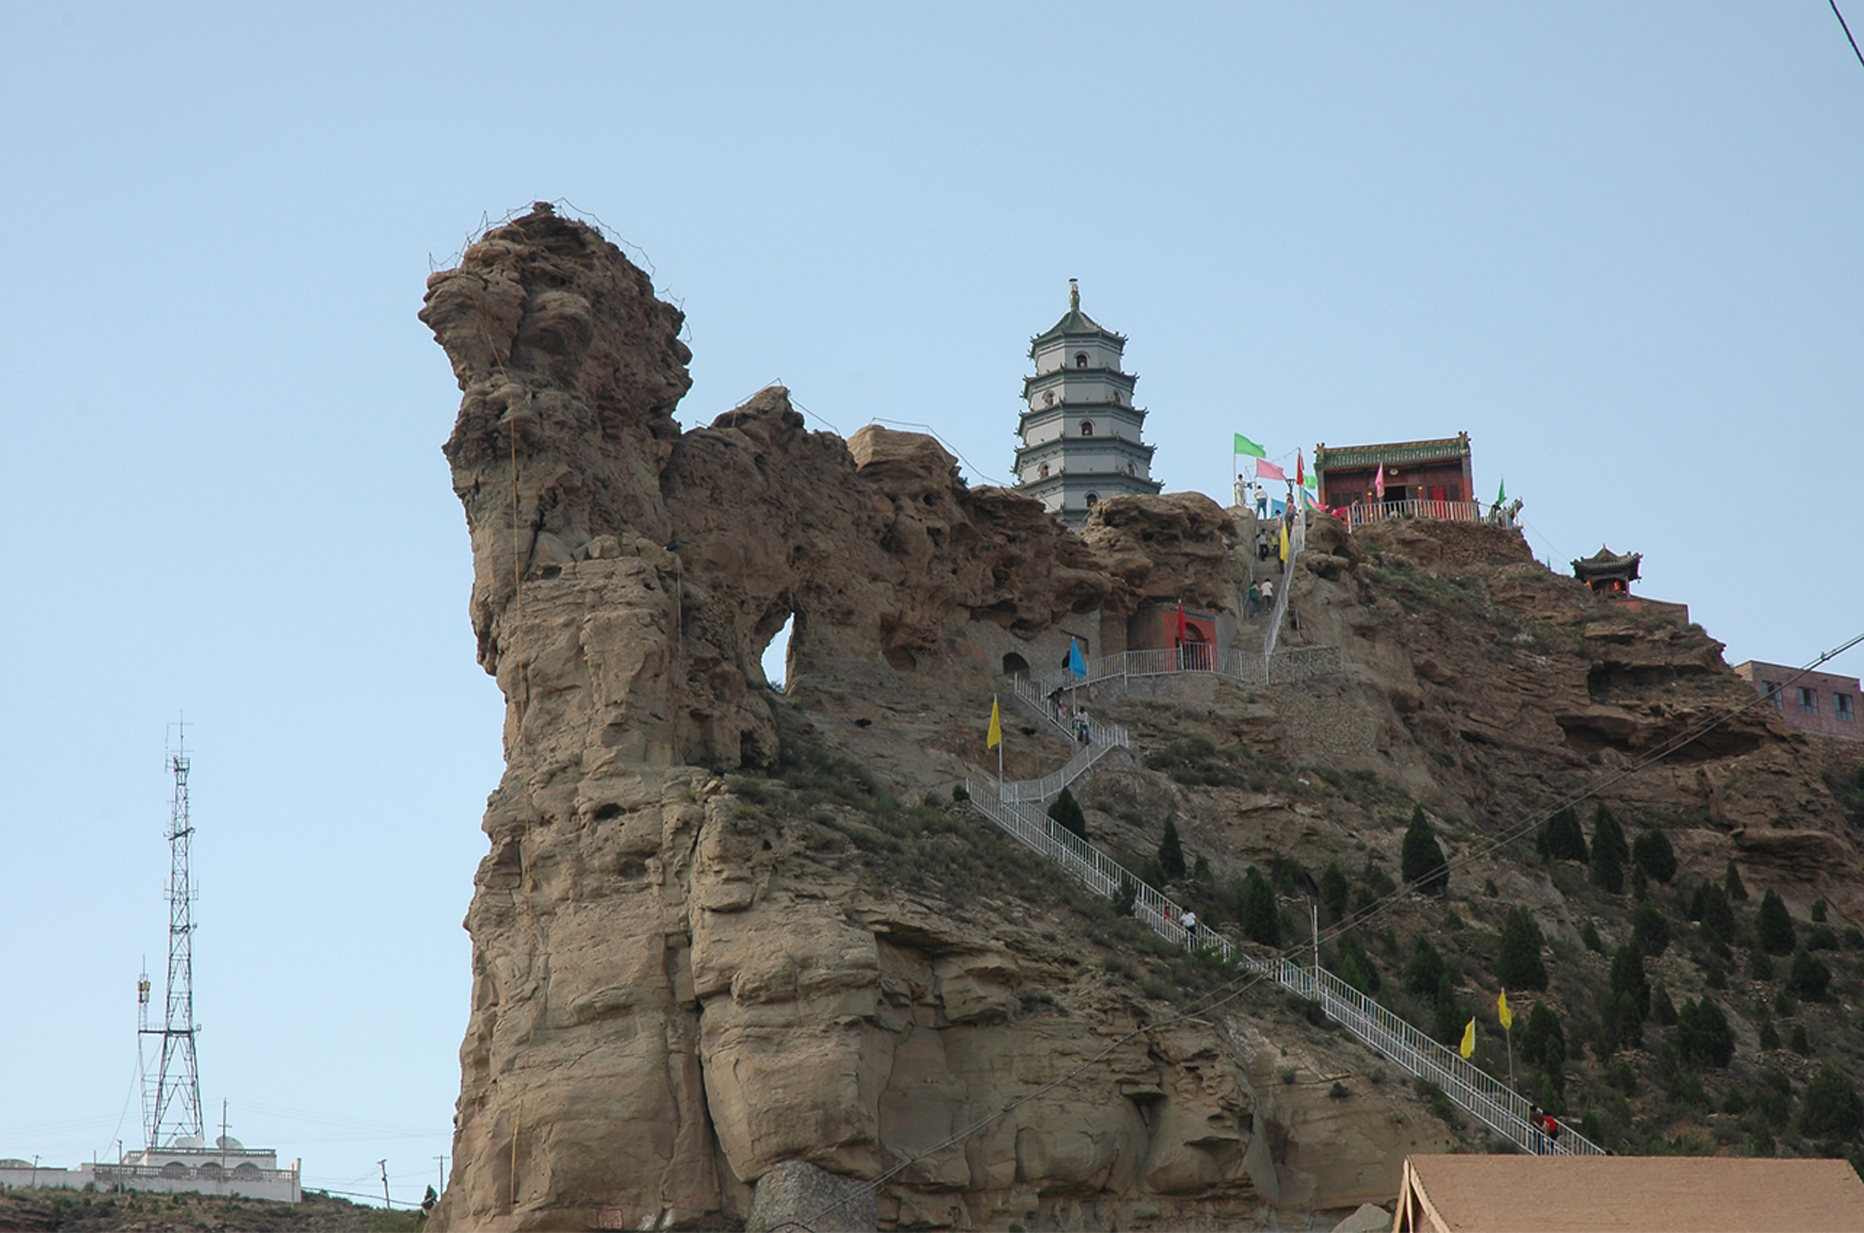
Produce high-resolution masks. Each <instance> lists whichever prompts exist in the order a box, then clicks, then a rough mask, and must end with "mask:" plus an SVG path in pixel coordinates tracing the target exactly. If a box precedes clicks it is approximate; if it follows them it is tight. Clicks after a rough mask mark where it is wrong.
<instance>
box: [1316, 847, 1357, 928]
mask: <svg viewBox="0 0 1864 1233" xmlns="http://www.w3.org/2000/svg"><path fill="white" fill-rule="evenodd" d="M1352 895H1353V886H1352V883H1350V882H1348V881H1347V880H1346V874H1345V873H1344V872H1343V871H1342V870H1341V869H1340V866H1339V865H1338V864H1337V863H1336V862H1333V861H1328V862H1327V867H1326V868H1325V869H1323V870H1321V871H1320V902H1321V904H1322V906H1324V907H1325V908H1326V909H1327V918H1328V919H1329V920H1332V921H1333V922H1335V923H1336V924H1337V923H1338V922H1340V921H1343V920H1345V919H1346V912H1347V909H1348V908H1350V907H1351V906H1352Z"/></svg>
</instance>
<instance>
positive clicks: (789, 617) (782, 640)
mask: <svg viewBox="0 0 1864 1233" xmlns="http://www.w3.org/2000/svg"><path fill="white" fill-rule="evenodd" d="M795 624H796V614H795V613H794V612H790V613H788V614H786V615H785V616H784V618H783V624H782V625H780V626H778V627H777V631H776V632H775V633H774V634H771V635H770V641H769V642H767V643H765V644H764V651H763V654H762V655H761V656H760V657H759V658H760V660H761V661H762V663H763V665H764V679H765V680H767V681H769V682H770V688H772V689H774V690H776V691H777V692H778V693H781V692H783V684H784V682H785V681H787V680H789V679H790V673H789V664H790V632H791V630H792V628H793V627H794V626H795ZM760 632H761V631H760Z"/></svg>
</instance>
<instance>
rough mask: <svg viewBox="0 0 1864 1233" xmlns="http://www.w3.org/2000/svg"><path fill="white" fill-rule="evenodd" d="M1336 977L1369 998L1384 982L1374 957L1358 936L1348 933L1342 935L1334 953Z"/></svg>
mask: <svg viewBox="0 0 1864 1233" xmlns="http://www.w3.org/2000/svg"><path fill="white" fill-rule="evenodd" d="M1334 967H1335V968H1336V969H1337V971H1336V973H1335V974H1336V975H1338V976H1339V978H1340V979H1341V980H1343V981H1345V982H1346V983H1347V984H1349V985H1351V986H1352V987H1353V988H1355V989H1357V990H1359V992H1361V993H1363V994H1365V995H1366V996H1367V997H1372V996H1373V995H1375V994H1377V993H1378V991H1379V989H1380V987H1381V986H1382V985H1383V984H1384V982H1383V981H1382V980H1381V979H1380V978H1379V969H1378V967H1377V965H1376V964H1374V963H1373V962H1372V956H1371V955H1368V954H1367V953H1366V948H1365V947H1364V946H1362V945H1361V944H1360V941H1359V939H1358V937H1357V936H1355V935H1354V934H1352V933H1350V932H1348V933H1342V934H1341V935H1340V940H1339V942H1338V943H1337V944H1336V948H1335V951H1334Z"/></svg>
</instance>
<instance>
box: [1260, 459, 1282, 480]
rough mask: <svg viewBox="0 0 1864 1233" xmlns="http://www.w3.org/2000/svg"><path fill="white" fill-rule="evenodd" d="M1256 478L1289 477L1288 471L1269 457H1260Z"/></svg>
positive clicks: (1279, 478)
mask: <svg viewBox="0 0 1864 1233" xmlns="http://www.w3.org/2000/svg"><path fill="white" fill-rule="evenodd" d="M1256 478H1257V479H1278V480H1285V479H1287V478H1288V473H1287V472H1286V471H1284V470H1282V469H1281V468H1280V467H1278V466H1276V465H1275V464H1274V463H1272V462H1270V461H1269V460H1268V459H1266V458H1258V459H1256Z"/></svg>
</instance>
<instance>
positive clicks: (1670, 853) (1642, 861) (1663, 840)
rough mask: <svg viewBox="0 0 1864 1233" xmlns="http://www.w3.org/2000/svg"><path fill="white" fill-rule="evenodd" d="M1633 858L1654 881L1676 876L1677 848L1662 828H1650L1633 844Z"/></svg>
mask: <svg viewBox="0 0 1864 1233" xmlns="http://www.w3.org/2000/svg"><path fill="white" fill-rule="evenodd" d="M1631 855H1632V858H1633V859H1635V860H1636V861H1637V867H1638V868H1639V869H1642V870H1643V871H1644V873H1645V875H1646V876H1647V877H1649V878H1650V880H1651V881H1653V882H1665V883H1667V882H1669V880H1670V879H1671V878H1674V877H1675V876H1676V849H1675V848H1673V847H1671V846H1670V837H1669V836H1668V835H1666V834H1664V833H1663V832H1662V831H1660V830H1648V831H1645V832H1644V833H1643V834H1642V835H1639V836H1638V837H1637V841H1636V842H1635V843H1633V844H1632V845H1631Z"/></svg>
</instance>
